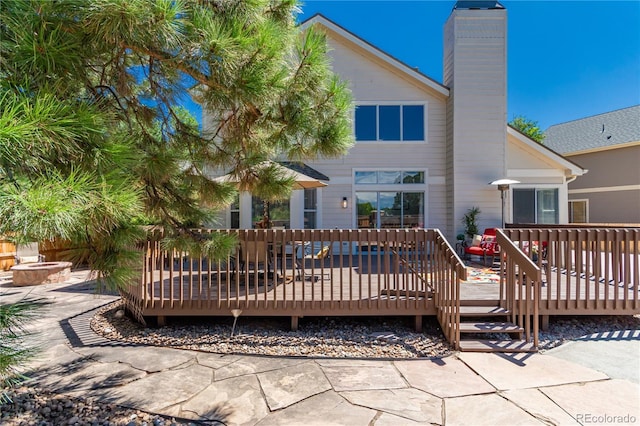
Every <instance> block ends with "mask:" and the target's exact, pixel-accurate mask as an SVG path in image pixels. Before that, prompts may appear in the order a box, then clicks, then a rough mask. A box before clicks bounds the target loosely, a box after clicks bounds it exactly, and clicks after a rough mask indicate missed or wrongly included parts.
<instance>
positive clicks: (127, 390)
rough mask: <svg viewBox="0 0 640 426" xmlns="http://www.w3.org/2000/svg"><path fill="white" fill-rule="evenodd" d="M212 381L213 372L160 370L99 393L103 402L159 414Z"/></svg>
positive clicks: (196, 367)
mask: <svg viewBox="0 0 640 426" xmlns="http://www.w3.org/2000/svg"><path fill="white" fill-rule="evenodd" d="M212 381H213V371H212V370H211V369H210V368H207V367H203V366H200V365H192V366H189V367H187V368H181V369H176V370H170V371H162V372H159V373H155V374H150V375H147V376H146V377H144V378H142V379H140V380H136V381H135V382H132V383H129V384H127V385H125V386H121V387H117V388H113V389H110V390H107V391H105V392H101V394H102V395H103V396H104V397H106V398H107V399H109V400H111V401H113V402H115V403H118V404H121V405H125V406H129V407H146V410H148V411H151V412H157V413H158V412H159V413H161V412H162V409H163V408H165V407H170V406H172V405H175V404H176V403H181V402H184V401H186V400H188V399H191V398H193V396H194V395H197V394H198V393H200V392H202V391H203V390H204V389H205V388H206V387H207V386H209V385H210V384H211V382H212Z"/></svg>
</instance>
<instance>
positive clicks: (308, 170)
mask: <svg viewBox="0 0 640 426" xmlns="http://www.w3.org/2000/svg"><path fill="white" fill-rule="evenodd" d="M278 163H280V164H282V165H283V166H285V167H288V168H289V169H291V170H293V171H295V172H298V173H302V174H303V175H307V176H309V177H311V178H314V179H318V180H329V176H327V175H325V174H322V173H320V172H319V171H317V170H316V169H314V168H313V167H310V166H308V165H306V164H304V163H299V162H295V161H278Z"/></svg>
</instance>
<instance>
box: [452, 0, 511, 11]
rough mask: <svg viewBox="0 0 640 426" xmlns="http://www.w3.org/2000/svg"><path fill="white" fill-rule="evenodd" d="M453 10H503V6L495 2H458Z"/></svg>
mask: <svg viewBox="0 0 640 426" xmlns="http://www.w3.org/2000/svg"><path fill="white" fill-rule="evenodd" d="M453 8H454V9H458V10H459V9H504V6H503V5H501V4H500V2H497V1H459V2H456V4H455V6H453Z"/></svg>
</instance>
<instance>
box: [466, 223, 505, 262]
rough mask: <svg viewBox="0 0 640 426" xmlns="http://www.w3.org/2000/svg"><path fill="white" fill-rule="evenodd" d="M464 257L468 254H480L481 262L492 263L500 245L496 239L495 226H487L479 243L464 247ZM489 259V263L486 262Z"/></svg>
mask: <svg viewBox="0 0 640 426" xmlns="http://www.w3.org/2000/svg"><path fill="white" fill-rule="evenodd" d="M464 254H465V258H467V259H468V258H469V257H470V256H482V263H483V264H484V265H485V266H488V265H493V262H494V260H495V258H496V257H497V256H499V255H500V246H499V245H498V242H497V240H496V228H487V229H485V230H484V232H483V233H482V238H481V239H480V244H478V245H477V246H476V245H472V246H470V247H465V248H464ZM487 259H491V263H487Z"/></svg>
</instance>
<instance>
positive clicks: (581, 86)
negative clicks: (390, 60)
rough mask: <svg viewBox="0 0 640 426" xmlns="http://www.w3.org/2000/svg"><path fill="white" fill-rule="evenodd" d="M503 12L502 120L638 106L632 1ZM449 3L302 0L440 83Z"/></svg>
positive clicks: (306, 10) (637, 6) (307, 11)
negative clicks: (504, 87)
mask: <svg viewBox="0 0 640 426" xmlns="http://www.w3.org/2000/svg"><path fill="white" fill-rule="evenodd" d="M501 3H502V4H503V5H504V6H505V7H506V9H507V14H508V36H507V37H508V38H507V41H508V53H507V60H508V68H507V74H508V116H507V119H508V120H511V119H512V118H513V117H514V116H516V115H524V116H526V117H527V118H529V119H532V120H536V121H538V124H539V125H540V127H541V128H542V129H543V130H544V129H546V128H548V127H549V126H550V125H552V124H558V123H563V122H567V121H571V120H575V119H579V118H584V117H588V116H591V115H596V114H601V113H604V112H609V111H613V110H616V109H620V108H626V107H629V106H633V105H638V104H640V0H628V1H518V0H513V1H509V0H505V1H502V2H501ZM454 4H455V1H454V0H451V1H427V0H411V1H389V0H386V1H384V0H378V1H374V0H359V1H353V0H352V1H348V0H345V1H331V0H306V1H305V2H304V3H303V4H302V13H301V14H300V15H299V21H304V20H306V19H308V18H310V17H311V16H313V15H314V14H316V13H321V14H323V15H324V16H326V17H327V18H328V19H330V20H332V21H334V22H335V23H337V24H339V25H341V26H343V27H344V28H346V29H347V30H349V31H351V32H352V33H355V34H356V35H358V36H359V37H361V38H363V39H365V40H367V41H368V42H369V43H371V44H373V45H375V46H377V47H378V48H380V49H382V50H384V51H385V52H387V53H389V54H391V55H392V56H394V57H396V58H398V59H400V60H401V61H403V62H405V63H406V64H408V65H410V66H412V67H418V68H419V69H420V71H421V72H423V73H424V74H426V75H427V76H429V77H431V78H433V79H434V80H436V81H438V82H442V30H443V26H444V23H445V21H446V20H447V18H448V16H449V14H450V12H451V9H452V8H453V5H454Z"/></svg>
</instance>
